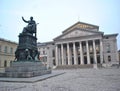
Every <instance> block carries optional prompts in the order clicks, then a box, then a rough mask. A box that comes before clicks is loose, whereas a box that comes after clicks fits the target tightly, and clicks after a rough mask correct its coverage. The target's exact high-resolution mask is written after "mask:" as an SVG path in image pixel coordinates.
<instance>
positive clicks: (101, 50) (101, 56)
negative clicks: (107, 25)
mask: <svg viewBox="0 0 120 91" xmlns="http://www.w3.org/2000/svg"><path fill="white" fill-rule="evenodd" d="M100 63H103V43H102V39H100Z"/></svg>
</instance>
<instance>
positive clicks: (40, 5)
mask: <svg viewBox="0 0 120 91" xmlns="http://www.w3.org/2000/svg"><path fill="white" fill-rule="evenodd" d="M22 16H23V17H24V18H25V19H26V20H29V18H30V16H33V17H34V20H35V21H36V22H37V23H39V25H38V26H37V38H38V42H47V41H52V39H54V38H55V37H57V36H59V35H60V34H61V33H62V31H64V30H65V29H66V28H68V27H70V26H71V25H73V24H75V23H76V22H78V21H81V22H85V23H90V24H93V25H98V26H99V27H100V31H102V32H104V33H105V34H111V33H119V32H120V0H0V38H5V39H8V40H11V41H15V42H18V35H19V33H21V32H22V30H23V27H25V26H26V25H27V24H26V23H24V22H23V21H22V18H21V17H22ZM117 39H118V41H117V42H118V48H119V49H120V35H119V36H118V37H117Z"/></svg>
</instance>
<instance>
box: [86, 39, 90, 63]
mask: <svg viewBox="0 0 120 91" xmlns="http://www.w3.org/2000/svg"><path fill="white" fill-rule="evenodd" d="M86 49H87V64H90V53H89V46H88V41H86Z"/></svg>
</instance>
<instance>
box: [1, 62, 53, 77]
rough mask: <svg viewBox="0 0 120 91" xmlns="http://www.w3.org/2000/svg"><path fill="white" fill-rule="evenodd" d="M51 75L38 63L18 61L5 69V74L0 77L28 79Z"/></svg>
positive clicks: (49, 71) (48, 70)
mask: <svg viewBox="0 0 120 91" xmlns="http://www.w3.org/2000/svg"><path fill="white" fill-rule="evenodd" d="M49 73H51V70H50V69H47V67H46V66H44V65H43V64H42V63H41V62H40V61H37V62H35V61H31V62H29V61H21V62H20V61H19V62H12V63H11V66H10V67H7V68H6V69H5V73H1V74H0V76H1V77H13V78H28V77H34V76H41V75H45V74H49Z"/></svg>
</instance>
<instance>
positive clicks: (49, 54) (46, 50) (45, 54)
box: [37, 42, 55, 68]
mask: <svg viewBox="0 0 120 91" xmlns="http://www.w3.org/2000/svg"><path fill="white" fill-rule="evenodd" d="M37 46H38V51H39V52H40V55H39V58H40V61H42V62H43V63H44V64H45V65H47V67H48V68H49V67H51V68H52V67H53V66H54V63H53V61H55V56H54V54H55V53H53V52H55V48H54V47H55V46H54V43H53V42H46V43H38V45H37Z"/></svg>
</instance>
